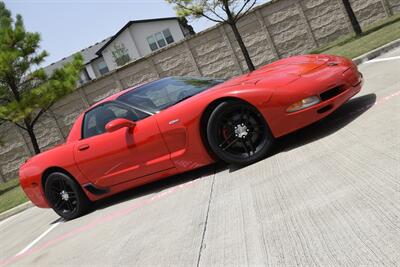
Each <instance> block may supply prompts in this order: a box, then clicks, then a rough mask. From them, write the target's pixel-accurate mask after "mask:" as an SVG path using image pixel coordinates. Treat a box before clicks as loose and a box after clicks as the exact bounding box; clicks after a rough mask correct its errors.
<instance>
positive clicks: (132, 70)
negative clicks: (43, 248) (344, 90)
mask: <svg viewBox="0 0 400 267" xmlns="http://www.w3.org/2000/svg"><path fill="white" fill-rule="evenodd" d="M351 2H352V5H353V8H354V10H355V12H356V15H357V17H358V19H359V21H360V22H361V24H362V26H363V27H365V26H367V25H369V24H371V23H373V22H375V21H377V20H379V19H382V18H385V17H388V16H390V15H393V14H395V13H400V0H351ZM344 12H345V11H344V7H343V5H342V2H341V0H277V1H272V3H267V4H264V5H262V6H259V7H257V8H256V9H255V10H254V11H253V12H251V13H249V14H248V15H247V16H246V17H245V18H243V19H242V20H241V21H240V23H239V29H240V32H241V34H242V36H243V39H244V41H245V44H246V46H247V47H248V50H249V52H250V55H251V57H252V59H253V62H254V64H255V65H256V67H258V66H261V65H264V64H267V63H269V62H272V61H275V60H277V59H279V58H283V57H288V56H291V55H296V54H302V53H307V51H309V50H310V49H313V48H315V47H318V46H320V45H323V44H326V43H327V42H330V41H332V40H335V39H336V38H338V37H339V36H341V35H343V34H347V33H350V32H351V25H350V22H349V19H348V18H347V16H346V15H345V13H344ZM246 70H247V67H246V65H245V62H244V59H243V57H242V55H241V53H240V51H239V47H238V45H237V43H236V41H235V40H234V36H233V34H232V32H231V30H230V29H229V27H228V26H227V25H218V26H216V27H213V28H210V29H208V30H206V31H204V32H201V33H199V34H197V35H196V36H194V37H191V38H189V39H186V40H184V41H181V42H179V43H177V44H175V45H173V46H171V47H169V48H166V49H164V50H161V51H158V52H156V53H154V54H152V55H150V56H148V57H146V58H143V59H140V60H138V61H136V62H132V63H130V64H128V65H126V66H124V67H122V68H120V69H117V70H115V71H113V72H111V73H109V74H108V75H106V76H104V77H102V78H100V79H97V80H95V81H93V82H91V83H89V84H87V85H85V86H83V87H81V88H79V89H78V90H77V91H76V92H74V93H73V94H71V95H69V96H67V97H65V98H64V99H63V100H61V101H59V102H58V103H56V104H55V105H54V107H53V108H52V109H51V111H49V112H47V114H46V115H45V116H44V117H43V119H42V120H41V121H40V122H39V123H38V124H37V126H36V128H35V131H36V134H37V137H38V139H39V144H40V147H41V148H42V149H43V150H46V149H49V148H51V147H53V146H54V145H56V144H59V143H62V142H64V140H65V138H66V136H67V135H68V131H69V129H70V127H71V125H72V123H73V122H74V120H75V118H76V117H77V116H78V115H79V114H80V113H81V112H82V111H83V110H84V109H86V108H87V107H89V105H91V104H93V103H95V102H96V101H99V100H101V99H103V98H104V97H106V96H109V95H111V94H113V93H115V92H118V91H120V90H122V89H124V88H128V87H130V86H134V85H137V84H139V83H143V82H148V81H151V80H154V79H157V78H159V77H165V76H171V75H202V76H210V77H224V78H228V77H232V76H235V75H238V74H241V73H244V72H246ZM0 136H1V137H2V140H3V142H4V145H3V146H0V182H2V181H3V182H4V181H6V180H9V179H12V178H15V177H17V170H18V168H19V166H20V164H22V163H23V162H24V161H25V160H26V159H27V158H28V157H30V156H31V155H32V152H33V149H32V147H31V145H30V141H29V137H28V136H27V135H26V134H25V133H24V132H23V131H21V130H20V129H18V128H17V127H15V126H14V125H11V124H3V125H1V126H0Z"/></svg>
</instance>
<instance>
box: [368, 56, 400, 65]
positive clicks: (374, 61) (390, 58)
mask: <svg viewBox="0 0 400 267" xmlns="http://www.w3.org/2000/svg"><path fill="white" fill-rule="evenodd" d="M397 59H400V56H399V57H387V58H379V59H373V60H370V61H367V62H365V63H366V64H368V63H376V62H383V61H391V60H397Z"/></svg>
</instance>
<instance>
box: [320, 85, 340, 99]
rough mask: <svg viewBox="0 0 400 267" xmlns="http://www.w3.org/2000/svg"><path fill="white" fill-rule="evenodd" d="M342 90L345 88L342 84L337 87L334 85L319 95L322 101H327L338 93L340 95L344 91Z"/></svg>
mask: <svg viewBox="0 0 400 267" xmlns="http://www.w3.org/2000/svg"><path fill="white" fill-rule="evenodd" d="M342 91H343V90H342V87H341V86H336V87H334V88H332V89H329V90H327V91H325V92H323V93H322V94H320V95H319V96H320V98H321V100H322V101H326V100H329V99H331V98H334V97H335V96H337V95H340V93H342Z"/></svg>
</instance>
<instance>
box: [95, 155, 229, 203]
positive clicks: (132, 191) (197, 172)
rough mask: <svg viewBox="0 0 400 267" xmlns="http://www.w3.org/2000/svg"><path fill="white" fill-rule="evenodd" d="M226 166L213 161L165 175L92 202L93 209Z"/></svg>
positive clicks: (144, 194)
mask: <svg viewBox="0 0 400 267" xmlns="http://www.w3.org/2000/svg"><path fill="white" fill-rule="evenodd" d="M226 168H227V165H226V164H225V163H222V162H218V163H214V164H212V165H208V166H205V167H201V168H198V169H195V170H193V171H189V172H186V173H181V174H177V175H173V176H170V177H167V178H165V179H162V180H159V181H155V182H152V183H149V184H145V185H142V186H139V187H136V188H133V189H129V190H127V191H124V192H121V193H118V194H116V195H113V196H110V197H107V198H105V199H101V200H99V201H97V202H95V203H94V210H98V209H99V210H100V209H105V208H107V207H110V206H113V205H116V204H118V203H122V202H126V201H129V200H133V199H137V198H140V197H143V196H147V195H150V194H156V193H159V192H161V191H163V190H166V189H168V188H172V187H175V186H179V185H181V184H184V183H188V182H190V181H195V180H198V179H201V178H202V177H205V176H209V175H213V174H215V173H216V172H220V171H222V170H224V169H226Z"/></svg>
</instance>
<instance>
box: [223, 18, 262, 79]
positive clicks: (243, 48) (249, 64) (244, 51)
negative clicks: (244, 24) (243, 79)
mask: <svg viewBox="0 0 400 267" xmlns="http://www.w3.org/2000/svg"><path fill="white" fill-rule="evenodd" d="M229 25H230V26H231V28H232V31H233V34H234V35H235V39H236V41H237V42H238V44H239V47H240V50H241V51H242V54H243V56H244V59H245V60H246V64H247V67H248V68H249V70H250V71H253V70H255V69H256V68H255V67H254V65H253V62H252V61H251V58H250V55H249V51H247V48H246V46H245V45H244V42H243V39H242V36H240V33H239V30H238V28H237V27H236V23H229Z"/></svg>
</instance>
